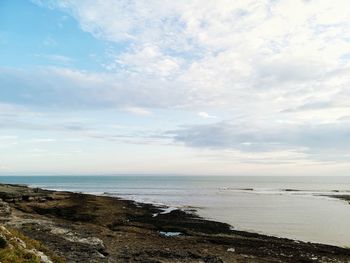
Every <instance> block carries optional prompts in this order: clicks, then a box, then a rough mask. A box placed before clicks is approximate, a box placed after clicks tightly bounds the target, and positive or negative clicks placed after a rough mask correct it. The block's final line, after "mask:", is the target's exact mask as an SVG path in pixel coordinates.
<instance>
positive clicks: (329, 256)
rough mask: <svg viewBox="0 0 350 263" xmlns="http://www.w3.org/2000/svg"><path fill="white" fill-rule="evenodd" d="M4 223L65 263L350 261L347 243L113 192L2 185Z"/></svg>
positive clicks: (349, 250)
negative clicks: (244, 227)
mask: <svg viewBox="0 0 350 263" xmlns="http://www.w3.org/2000/svg"><path fill="white" fill-rule="evenodd" d="M0 198H1V199H2V200H3V201H2V203H4V204H3V206H6V205H7V206H8V207H9V208H10V209H11V211H12V212H11V214H10V215H7V216H4V213H2V214H1V213H0V214H1V217H2V219H1V220H2V222H3V225H5V226H8V227H12V228H15V229H17V230H19V231H21V232H22V233H23V234H25V235H26V236H28V237H30V238H32V239H34V240H38V241H40V242H45V243H46V245H47V247H48V248H49V249H50V250H52V251H53V252H54V253H56V254H57V255H59V256H61V257H63V258H66V260H67V262H349V261H350V249H346V248H342V247H336V246H331V245H324V244H316V243H307V242H302V241H295V240H290V239H286V238H279V237H272V236H267V235H262V234H256V233H250V232H246V231H239V230H235V229H232V227H231V225H229V224H225V223H221V222H216V221H212V220H207V219H204V218H201V217H199V216H198V215H196V214H194V213H188V212H185V211H182V210H179V209H175V210H171V211H167V212H168V213H164V207H160V206H156V205H153V204H146V203H140V202H135V201H132V200H126V199H121V198H118V197H109V196H100V195H91V194H83V193H74V192H67V191H52V190H43V189H40V188H30V187H27V186H23V185H9V184H0Z"/></svg>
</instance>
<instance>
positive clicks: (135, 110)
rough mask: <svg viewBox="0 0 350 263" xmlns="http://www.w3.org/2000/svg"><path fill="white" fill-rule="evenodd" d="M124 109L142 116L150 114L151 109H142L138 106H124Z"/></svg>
mask: <svg viewBox="0 0 350 263" xmlns="http://www.w3.org/2000/svg"><path fill="white" fill-rule="evenodd" d="M124 111H127V112H130V113H132V114H136V115H142V116H149V115H151V114H152V112H151V111H149V110H146V109H143V108H138V107H126V108H124Z"/></svg>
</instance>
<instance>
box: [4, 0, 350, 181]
mask: <svg viewBox="0 0 350 263" xmlns="http://www.w3.org/2000/svg"><path fill="white" fill-rule="evenodd" d="M349 11H350V2H349V1H348V0H334V1H329V0H254V1H251V0H240V1H239V0H237V1H231V0H207V1H202V0H177V1H170V0H147V1H146V0H57V1H56V0H47V1H46V0H45V1H44V0H42V1H41V0H33V1H29V0H17V1H13V0H1V1H0V174H2V175H17V174H38V175H41V174H45V175H50V174H55V175H57V174H65V175H74V174H189V175H281V176H283V175H295V176H298V175H350V16H349Z"/></svg>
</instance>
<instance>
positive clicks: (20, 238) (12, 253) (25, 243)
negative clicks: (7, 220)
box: [0, 227, 65, 263]
mask: <svg viewBox="0 0 350 263" xmlns="http://www.w3.org/2000/svg"><path fill="white" fill-rule="evenodd" d="M33 251H41V252H43V253H44V254H45V255H47V256H48V257H49V258H50V260H51V261H53V262H55V263H65V260H64V259H62V258H61V257H59V256H57V255H55V254H54V253H53V252H51V251H50V250H49V249H48V248H47V247H45V246H44V245H43V244H41V243H40V242H38V241H36V240H33V239H30V238H28V237H27V236H25V235H23V234H22V233H21V232H19V231H17V230H15V229H8V228H5V227H0V262H1V263H40V257H39V256H38V255H37V254H36V253H33Z"/></svg>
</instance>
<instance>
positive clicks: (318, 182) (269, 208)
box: [0, 175, 350, 247]
mask: <svg viewBox="0 0 350 263" xmlns="http://www.w3.org/2000/svg"><path fill="white" fill-rule="evenodd" d="M0 183H11V184H26V185H28V186H31V187H40V188H45V189H51V190H59V191H73V192H83V193H90V194H97V195H107V196H115V197H119V198H123V199H131V200H135V201H139V202H147V203H154V204H157V205H162V206H167V207H168V211H169V209H175V208H179V209H184V210H188V209H191V210H192V209H195V210H196V211H197V213H198V214H199V215H200V216H202V217H204V218H207V219H212V220H216V221H220V222H225V223H228V224H230V225H231V226H232V228H233V229H237V230H243V231H249V232H255V233H261V234H266V235H271V236H277V237H285V238H290V239H295V240H301V241H307V242H316V243H323V244H330V245H336V246H342V247H350V204H349V203H348V202H347V201H343V200H339V199H336V198H332V197H328V196H329V195H341V194H344V195H350V176H348V177H347V176H328V177H326V176H322V177H318V176H312V177H311V176H310V177H301V176H294V177H289V176H288V177H287V176H158V175H157V176H150V175H148V176H146V175H142V176H138V175H124V176H122V175H118V176H103V175H100V176H1V177H0Z"/></svg>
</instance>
